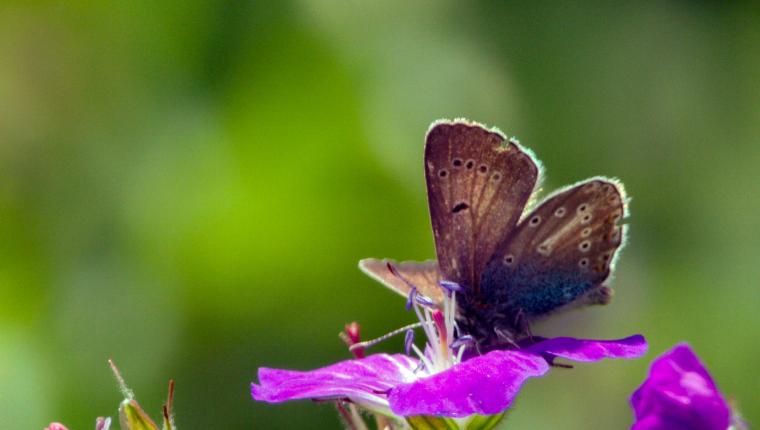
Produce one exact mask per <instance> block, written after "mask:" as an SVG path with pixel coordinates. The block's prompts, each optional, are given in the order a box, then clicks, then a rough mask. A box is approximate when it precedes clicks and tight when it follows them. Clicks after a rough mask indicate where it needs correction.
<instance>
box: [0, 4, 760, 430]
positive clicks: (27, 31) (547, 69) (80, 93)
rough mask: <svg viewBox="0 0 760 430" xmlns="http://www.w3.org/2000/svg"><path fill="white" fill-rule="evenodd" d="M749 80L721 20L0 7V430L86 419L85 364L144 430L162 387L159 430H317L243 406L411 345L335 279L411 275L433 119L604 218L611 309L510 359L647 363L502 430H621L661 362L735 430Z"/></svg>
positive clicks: (753, 300)
mask: <svg viewBox="0 0 760 430" xmlns="http://www.w3.org/2000/svg"><path fill="white" fill-rule="evenodd" d="M759 53H760V9H759V8H758V7H757V6H754V5H751V4H750V2H734V3H730V4H728V3H726V4H722V3H719V2H705V3H697V2H686V1H671V2H646V3H636V4H629V5H614V6H613V5H610V4H607V3H593V2H591V3H585V4H581V5H561V4H559V3H553V2H552V3H548V2H547V3H542V2H538V3H534V4H530V5H525V4H522V5H517V4H507V3H502V2H496V1H479V2H467V3H466V4H465V3H463V2H454V1H442V2H424V1H420V2H404V1H393V2H382V3H376V4H370V3H368V2H343V1H329V2H321V1H313V0H312V1H309V0H303V1H287V2H255V1H253V2H252V1H226V2H211V1H202V0H193V1H187V2H180V1H174V2H162V3H161V4H160V5H158V4H156V3H155V2H149V1H136V2H114V3H110V2H103V3H100V2H89V1H72V2H62V1H34V2H26V1H8V0H6V1H4V2H3V3H2V5H1V6H0V428H3V429H41V428H42V427H43V426H44V425H45V424H46V423H48V422H50V421H53V420H58V421H62V422H65V423H67V424H68V425H69V426H70V428H72V429H86V428H92V426H93V422H94V419H95V417H96V416H98V415H111V416H114V415H115V414H116V407H117V404H118V402H119V401H120V395H119V392H118V390H117V387H116V384H115V382H114V381H113V378H112V376H111V374H110V372H109V369H108V367H107V364H106V359H107V358H109V357H110V358H113V359H114V360H115V361H116V363H117V364H118V365H119V366H120V367H121V369H122V372H123V373H124V376H125V378H126V379H127V382H128V383H129V384H130V385H131V387H132V388H133V389H134V390H135V392H136V394H137V397H138V399H139V400H140V402H141V403H142V405H143V406H144V407H145V408H146V409H147V410H148V411H149V412H151V413H152V414H153V415H154V416H158V412H159V410H160V404H161V402H162V400H163V398H164V396H165V390H166V382H167V380H168V379H169V378H174V379H175V380H176V384H177V395H176V412H177V422H178V425H179V426H180V428H188V429H195V428H198V429H200V428H310V429H316V428H325V429H327V428H339V427H338V421H337V418H336V414H335V413H334V410H333V408H332V407H331V406H329V405H325V404H312V403H310V402H301V403H292V404H286V405H277V406H269V405H265V404H257V403H254V402H253V401H251V399H250V395H249V383H250V382H251V381H252V380H254V379H255V377H256V376H255V375H256V369H257V368H258V367H259V366H272V367H288V368H298V369H308V368H313V367H317V366H321V365H325V364H327V363H330V362H333V361H335V360H338V359H341V358H344V357H347V356H348V354H347V352H346V350H345V348H344V346H343V345H342V344H341V342H340V341H339V340H338V338H337V336H336V334H337V333H338V331H339V330H340V329H341V327H342V325H343V324H344V323H346V322H349V321H352V320H359V321H360V322H361V323H362V324H363V327H364V333H365V335H366V336H368V337H372V336H376V335H380V334H383V333H385V332H387V331H389V330H391V329H394V328H397V327H399V326H401V325H402V324H406V323H408V322H411V321H413V320H414V318H413V317H412V316H411V315H409V314H407V313H406V312H404V310H403V300H402V299H400V298H398V297H396V296H395V295H394V294H392V293H390V292H388V291H385V290H384V289H383V288H381V287H379V285H377V284H375V283H373V281H371V280H370V279H368V278H365V277H364V276H363V275H362V274H361V273H360V272H359V271H358V270H357V268H356V263H357V261H358V260H359V259H360V258H363V257H370V256H374V257H394V258H398V259H425V258H429V257H432V256H433V254H434V252H433V244H432V235H431V232H430V227H429V221H428V214H427V204H426V200H425V193H424V183H423V172H422V144H423V137H424V133H425V131H426V130H427V127H428V125H429V124H430V122H431V121H433V120H435V119H438V118H442V117H449V118H450V117H462V116H464V117H468V118H471V119H474V120H478V121H481V122H484V123H486V124H489V125H495V126H499V127H500V128H501V129H502V130H504V131H505V132H506V133H508V134H509V135H515V136H517V137H518V138H520V140H521V142H522V143H523V144H525V145H526V146H528V147H530V148H532V149H533V150H535V152H536V153H537V155H538V157H539V158H540V159H541V160H542V161H543V162H544V165H545V166H546V168H547V173H548V176H547V180H546V182H545V188H546V190H547V191H550V190H551V189H553V188H555V187H558V186H561V185H564V184H567V183H570V182H574V181H577V180H580V179H583V178H585V177H589V176H593V175H598V174H603V175H608V176H617V177H619V178H621V180H622V181H623V182H624V183H625V185H626V187H627V189H628V192H629V194H630V195H631V196H632V197H633V201H632V205H631V212H632V216H631V218H630V220H629V223H630V233H631V234H630V242H629V246H628V247H627V249H626V250H625V252H624V255H623V258H622V259H621V261H620V264H619V265H618V270H617V274H616V279H615V282H614V287H615V288H616V292H617V295H616V297H615V300H614V301H613V303H612V304H611V305H610V306H607V307H605V308H594V309H588V310H586V311H583V312H579V313H573V314H570V315H564V316H560V317H557V318H555V319H553V320H552V321H549V322H548V323H546V324H544V325H543V326H541V327H538V328H537V329H534V331H538V332H541V333H543V334H567V335H574V336H578V337H597V338H615V337H623V336H627V335H630V334H633V333H639V332H641V333H644V334H645V335H646V336H647V337H648V338H649V340H650V342H651V353H650V354H649V355H648V356H647V358H646V359H642V360H639V361H631V362H622V361H616V362H603V363H598V364H593V365H580V366H578V368H576V369H575V370H573V371H554V372H552V373H551V374H550V375H549V376H547V377H545V378H542V379H539V380H532V381H530V382H529V383H528V384H527V386H526V388H525V390H524V391H523V393H522V395H521V396H520V398H519V399H518V401H517V403H516V405H515V408H514V410H513V411H512V413H511V415H510V419H509V420H508V421H507V423H508V424H507V425H505V426H504V428H515V429H524V428H552V429H586V428H621V429H622V428H627V427H628V426H629V425H630V423H631V416H632V414H631V411H630V409H629V406H628V396H629V394H630V393H631V392H632V391H633V390H634V389H635V388H636V387H637V386H638V384H639V383H640V382H641V381H642V380H643V378H644V377H645V374H646V371H647V368H648V363H649V361H650V360H651V359H652V358H654V356H655V355H657V354H660V353H662V352H663V351H664V350H665V349H666V348H669V347H670V346H672V345H673V344H674V343H676V342H679V341H682V340H687V341H689V342H690V343H691V344H692V345H693V346H694V347H695V349H696V350H697V352H698V353H699V354H700V355H701V357H702V358H703V359H704V361H705V362H706V363H707V364H708V366H709V367H710V369H711V370H712V372H713V374H714V376H715V378H716V380H717V382H718V384H719V385H720V387H721V389H722V390H723V392H724V393H726V394H727V395H729V396H732V397H735V398H736V399H738V400H739V402H740V405H741V406H742V409H743V410H744V412H745V414H746V415H747V417H748V418H749V420H750V421H751V422H754V423H755V425H760V410H758V409H760V408H758V406H759V405H760V396H759V393H760V378H758V377H757V363H758V356H760V342H759V341H758V340H759V339H760V323H759V322H758V321H759V317H758V309H760V293H759V291H758V279H760V264H758V256H760V222H759V217H758V214H760V191H759V190H760V170H759V168H758V166H759V165H760V79H758V77H759V76H760V55H759ZM400 343H401V340H394V341H392V342H389V343H387V344H386V345H383V347H381V348H378V350H383V349H387V350H397V349H398V348H399V347H400Z"/></svg>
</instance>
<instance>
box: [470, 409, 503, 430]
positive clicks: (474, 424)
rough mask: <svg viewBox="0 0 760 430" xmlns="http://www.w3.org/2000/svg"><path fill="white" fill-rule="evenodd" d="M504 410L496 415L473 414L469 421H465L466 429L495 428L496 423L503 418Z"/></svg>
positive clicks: (489, 429) (484, 429)
mask: <svg viewBox="0 0 760 430" xmlns="http://www.w3.org/2000/svg"><path fill="white" fill-rule="evenodd" d="M504 415H506V414H505V413H504V412H502V413H500V414H496V415H473V417H472V419H471V420H470V422H469V423H467V430H491V429H493V428H496V426H497V425H499V423H500V422H501V420H503V419H504Z"/></svg>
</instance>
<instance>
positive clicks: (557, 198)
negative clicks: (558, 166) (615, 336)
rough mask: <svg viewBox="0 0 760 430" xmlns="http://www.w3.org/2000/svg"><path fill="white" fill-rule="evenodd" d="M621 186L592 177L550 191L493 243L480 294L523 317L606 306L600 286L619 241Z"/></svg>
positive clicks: (604, 290) (606, 293)
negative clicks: (584, 305)
mask: <svg viewBox="0 0 760 430" xmlns="http://www.w3.org/2000/svg"><path fill="white" fill-rule="evenodd" d="M625 204H626V202H625V195H624V192H623V189H622V186H621V185H619V184H617V183H616V182H613V181H610V180H606V179H592V180H588V181H585V182H583V183H580V184H577V185H575V186H572V187H570V188H568V189H566V190H563V191H560V192H557V193H555V194H554V195H553V196H551V197H549V198H548V199H546V200H545V201H544V202H543V203H542V204H541V205H539V206H538V207H537V208H536V209H535V210H534V211H532V212H531V213H529V214H528V215H526V216H525V217H524V218H523V219H522V220H521V221H520V223H519V225H518V226H517V228H516V229H515V230H514V231H513V233H512V234H510V235H509V236H508V237H507V238H505V239H504V241H503V242H502V243H501V244H500V245H499V248H498V251H497V252H496V253H495V254H494V256H493V258H492V259H491V261H490V262H489V264H488V268H487V269H486V271H485V273H484V274H483V278H482V289H483V293H484V294H485V295H486V296H488V297H490V298H491V299H492V300H493V301H494V302H496V303H500V304H501V307H502V308H503V309H504V310H505V311H508V312H514V313H523V314H525V315H526V316H528V317H529V318H531V317H537V316H541V315H544V314H548V313H550V312H552V311H554V310H557V309H559V308H561V307H565V306H567V305H569V304H571V303H573V302H574V301H583V302H584V303H606V302H607V301H608V300H609V298H610V296H611V293H612V291H611V290H610V289H609V288H607V287H606V286H604V285H603V283H604V281H605V280H607V278H608V277H609V275H610V271H611V265H612V263H613V261H614V259H615V254H616V252H617V250H618V249H619V248H620V245H621V244H622V241H623V228H624V226H621V225H618V221H619V220H620V219H622V218H623V216H624V215H625V210H626V209H625Z"/></svg>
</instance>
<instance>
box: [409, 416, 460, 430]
mask: <svg viewBox="0 0 760 430" xmlns="http://www.w3.org/2000/svg"><path fill="white" fill-rule="evenodd" d="M406 422H407V423H409V426H410V427H412V429H414V430H459V425H458V424H457V422H456V421H454V420H452V419H450V418H444V417H430V416H426V415H417V416H413V417H406Z"/></svg>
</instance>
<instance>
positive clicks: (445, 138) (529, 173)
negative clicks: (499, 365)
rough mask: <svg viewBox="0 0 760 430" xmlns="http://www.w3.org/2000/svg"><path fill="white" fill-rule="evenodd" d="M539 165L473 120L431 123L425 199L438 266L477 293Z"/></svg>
mask: <svg viewBox="0 0 760 430" xmlns="http://www.w3.org/2000/svg"><path fill="white" fill-rule="evenodd" d="M538 175H539V169H538V166H537V164H536V162H534V160H533V159H532V158H531V156H530V155H528V154H527V153H526V152H524V151H523V150H522V149H521V148H520V147H519V146H518V145H517V144H516V143H514V142H512V141H505V138H504V136H503V135H501V134H500V133H498V132H495V131H490V130H487V129H485V128H484V127H482V126H480V125H478V124H471V123H466V122H456V121H455V122H443V123H438V124H435V125H433V127H432V128H431V129H430V131H429V132H428V134H427V138H426V144H425V177H426V182H427V189H428V204H429V207H430V217H431V221H432V225H433V234H434V237H435V247H436V253H437V256H438V263H439V265H440V271H441V273H442V274H443V276H444V277H445V278H446V279H447V280H450V281H454V282H457V283H459V284H461V285H463V286H465V287H468V288H469V290H470V292H471V293H474V294H477V291H478V281H479V279H480V274H481V273H482V272H483V270H484V269H485V266H486V264H487V263H488V261H489V259H490V258H491V256H492V254H493V253H494V251H495V250H496V247H497V245H498V244H499V242H500V241H501V240H502V239H503V238H504V237H505V236H507V235H508V234H509V233H510V231H511V230H512V229H514V227H515V226H516V224H517V221H518V220H519V218H520V215H521V214H522V212H523V209H524V207H525V205H526V203H527V201H528V199H529V198H530V196H531V194H532V193H533V189H534V187H535V185H536V182H537V179H538Z"/></svg>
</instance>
